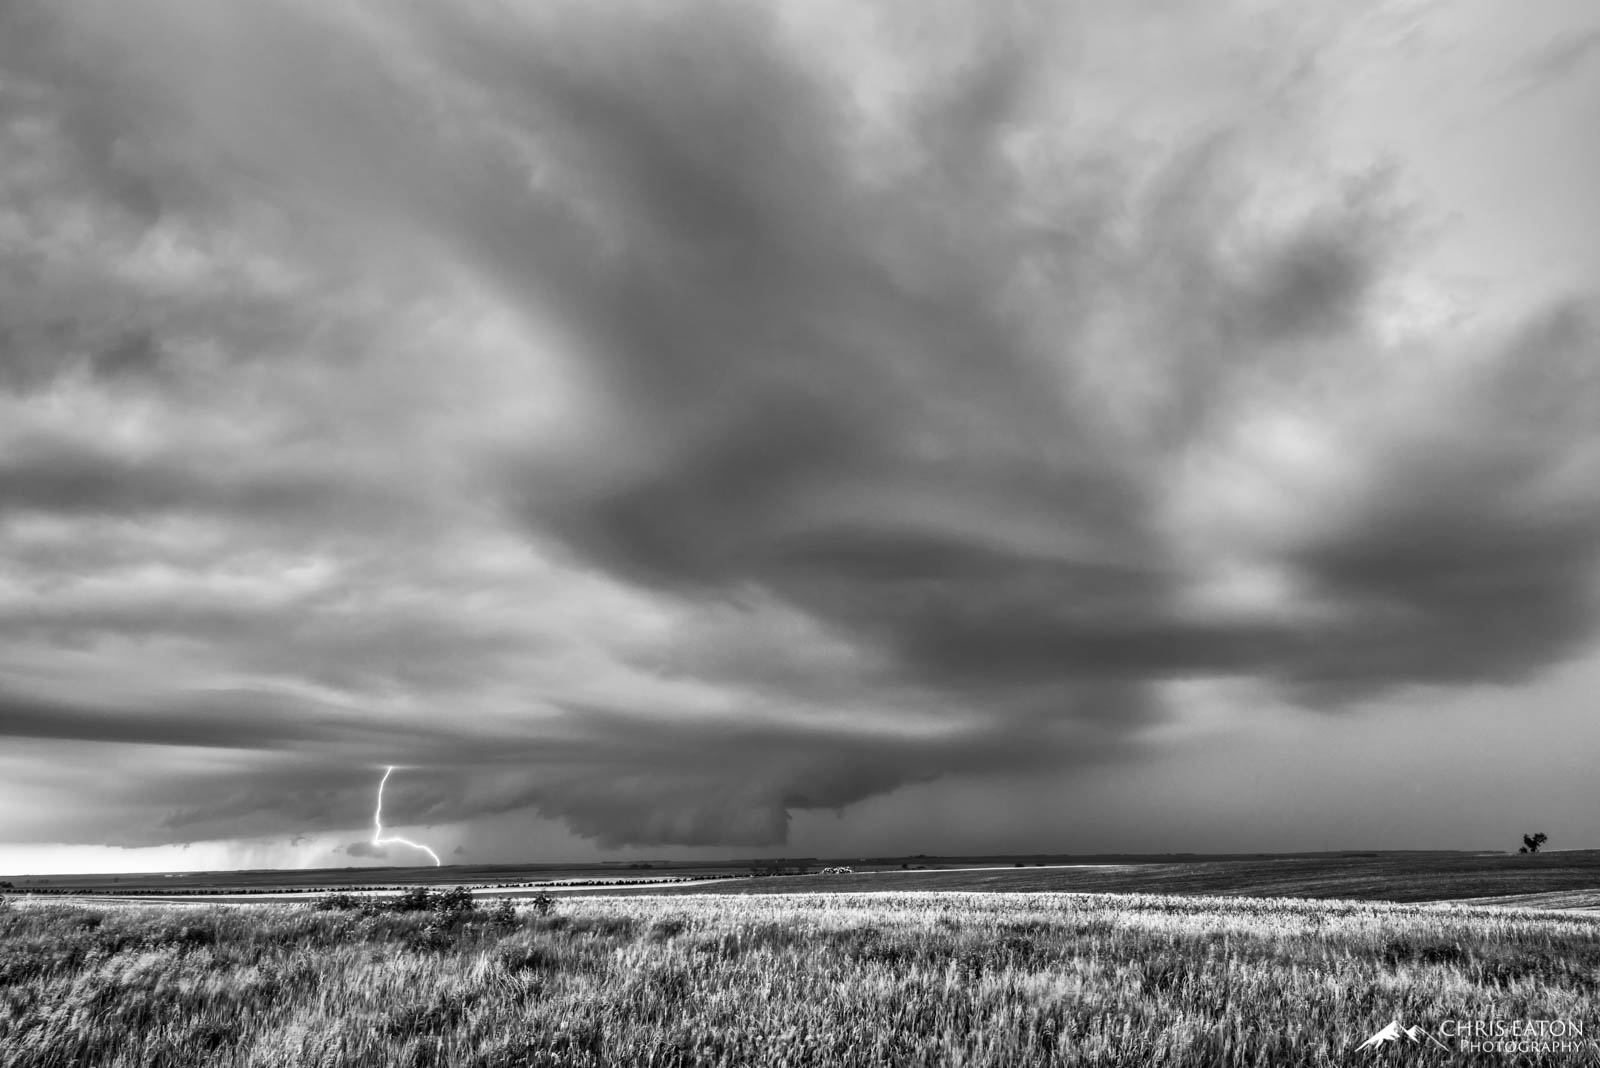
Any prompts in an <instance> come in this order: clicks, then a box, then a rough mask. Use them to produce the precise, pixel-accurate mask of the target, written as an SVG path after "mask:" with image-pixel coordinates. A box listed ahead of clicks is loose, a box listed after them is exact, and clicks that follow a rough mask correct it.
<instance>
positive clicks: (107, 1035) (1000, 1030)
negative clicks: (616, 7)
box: [0, 894, 1600, 1068]
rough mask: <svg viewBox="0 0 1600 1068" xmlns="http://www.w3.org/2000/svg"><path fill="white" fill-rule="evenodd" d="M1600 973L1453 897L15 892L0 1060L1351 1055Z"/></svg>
mask: <svg viewBox="0 0 1600 1068" xmlns="http://www.w3.org/2000/svg"><path fill="white" fill-rule="evenodd" d="M502 920H504V917H502ZM1597 987H1600V921H1597V920H1595V919H1594V918H1591V917H1587V916H1581V915H1565V916H1563V915H1559V914H1552V913H1538V912H1531V911H1522V912H1514V911H1500V910H1482V909H1469V908H1462V907H1448V906H1445V907H1441V906H1420V907H1419V906H1404V905H1386V904H1377V903H1360V904H1358V903H1340V902H1327V901H1320V902H1307V901H1292V900H1256V899H1223V898H1215V897H1207V898H1182V897H1160V896H1152V895H1133V896H1106V895H1064V894H1062V895H1058V894H1030V895H1001V894H882V895H866V894H858V895H844V894H837V895H805V896H794V897H780V896H763V897H752V898H727V897H709V896H708V897H637V896H635V897H626V898H621V897H618V898H599V897H594V898H584V899H575V900H564V901H562V902H560V904H559V905H558V906H557V910H556V912H555V913H554V914H552V915H549V916H536V915H533V914H532V913H531V910H524V911H523V912H522V914H520V915H519V916H517V917H516V918H515V919H514V920H513V921H511V923H510V924H509V925H507V924H506V923H504V922H502V923H499V924H497V923H495V922H493V920H492V918H491V914H490V913H488V912H484V911H478V912H472V913H467V914H462V915H458V916H455V917H453V918H449V919H448V920H447V921H444V922H441V920H440V919H439V917H437V916H435V915H432V914H428V913H415V914H400V913H378V914H373V915H362V914H360V913H359V912H356V911H321V912H319V911H316V910H314V909H311V908H308V907H294V906H284V905H259V906H244V907H225V906H210V907H194V906H148V905H132V904H128V905H120V906H119V905H116V904H110V903H107V904H104V905H101V904H96V905H94V906H93V907H87V906H77V905H68V904H63V903H50V904H44V903H36V902H34V903H22V904H18V905H17V906H15V907H12V908H9V909H6V910H4V911H0V1059H3V1060H4V1061H5V1063H7V1064H8V1065H14V1066H16V1068H32V1066H45V1065H62V1066H67V1065H80V1064H94V1065H99V1066H104V1068H114V1066H119V1065H120V1066H129V1068H131V1066H140V1068H144V1066H148V1065H189V1064H194V1065H202V1064H203V1065H262V1066H268V1065H270V1066H273V1068H277V1066H281V1065H335V1064H340V1065H342V1064H351V1065H369V1064H370V1065H435V1064H437V1065H484V1066H489V1065H504V1066H511V1065H524V1064H528V1065H568V1064H573V1065H583V1064H591V1065H601V1064H618V1065H635V1064H637V1065H691V1064H694V1065H699V1064H705V1065H714V1064H727V1065H743V1064H749V1065H774V1066H782V1065H819V1066H821V1065H828V1066H833V1065H844V1066H848V1065H880V1064H881V1065H890V1064H896V1065H898V1064H963V1065H1007V1066H1013V1065H1045V1064H1097V1065H1098V1064H1105V1065H1192V1064H1217V1065H1246V1064H1249V1065H1255V1064H1260V1065H1296V1064H1305V1065H1334V1064H1339V1065H1343V1064H1348V1063H1350V1062H1351V1051H1352V1049H1353V1047H1354V1046H1355V1045H1356V1044H1357V1043H1359V1042H1360V1041H1361V1040H1362V1039H1363V1038H1365V1037H1366V1036H1367V1035H1368V1034H1370V1033H1372V1032H1373V1031H1374V1030H1376V1029H1377V1028H1378V1027H1380V1026H1382V1025H1383V1024H1384V1023H1386V1022H1388V1021H1389V1020H1390V1019H1391V1018H1392V1017H1394V1016H1397V1015H1398V1016H1401V1017H1403V1018H1404V1019H1405V1020H1406V1022H1407V1023H1421V1024H1422V1025H1423V1026H1425V1027H1426V1026H1429V1025H1430V1024H1431V1023H1433V1022H1435V1021H1439V1020H1443V1019H1446V1018H1452V1019H1454V1018H1488V1017H1490V1016H1499V1017H1502V1018H1561V1019H1568V1020H1576V1021H1579V1022H1581V1023H1582V1025H1583V1026H1584V1027H1585V1030H1586V1032H1587V1033H1588V1034H1589V1035H1591V1036H1595V1035H1600V1020H1597V1019H1596V1009H1595V1007H1594V1006H1595V994H1596V990H1597ZM1440 1056H1442V1055H1440ZM1436 1059H1437V1058H1436ZM1463 1062H1464V1061H1462V1060H1457V1061H1455V1062H1453V1063H1463ZM1482 1063H1485V1064H1497V1065H1506V1064H1513V1063H1517V1062H1516V1059H1515V1058H1508V1057H1505V1056H1503V1055H1500V1054H1491V1055H1487V1056H1485V1057H1483V1058H1482ZM1562 1063H1593V1053H1592V1052H1591V1053H1589V1054H1583V1055H1579V1056H1576V1057H1567V1058H1564V1059H1563V1060H1562Z"/></svg>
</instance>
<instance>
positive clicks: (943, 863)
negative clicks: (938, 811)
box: [18, 851, 1600, 908]
mask: <svg viewBox="0 0 1600 1068" xmlns="http://www.w3.org/2000/svg"><path fill="white" fill-rule="evenodd" d="M835 863H841V862H840V861H819V860H782V861H757V862H750V861H743V862H726V863H722V864H671V863H663V862H658V863H656V864H653V865H652V866H651V867H649V868H642V867H628V866H624V865H616V864H613V865H586V866H585V865H576V866H574V865H528V866H518V867H511V866H498V867H459V866H449V867H443V868H434V867H425V868H356V869H323V870H313V871H251V872H197V873H188V874H183V875H179V876H174V877H166V876H151V875H122V876H116V875H100V876H56V877H43V878H31V879H24V880H20V881H19V885H18V889H19V890H22V891H33V892H38V893H74V894H75V893H111V894H118V895H138V896H147V897H164V896H185V897H193V896H205V897H212V898H217V899H229V898H231V897H233V896H234V895H240V896H241V899H242V898H254V897H255V896H256V895H264V894H280V893H289V894H296V893H298V894H300V895H302V896H307V895H313V894H315V893H317V892H319V891H320V890H323V889H327V888H334V887H339V888H344V887H352V888H369V889H374V890H378V889H384V888H388V889H395V888H399V887H404V886H416V885H435V886H439V885H467V886H474V887H481V888H483V890H482V892H483V893H486V894H489V895H495V894H498V893H500V892H501V888H508V891H509V892H513V893H516V892H523V893H526V894H532V893H534V892H537V890H538V889H539V888H542V887H549V888H553V889H556V890H557V892H559V893H562V894H563V895H578V894H596V893H598V894H616V893H630V892H632V893H650V894H656V893H695V894H701V893H720V894H752V893H758V894H770V893H836V892H861V891H876V890H960V891H989V892H995V893H1013V892H1033V891H1039V892H1054V893H1167V894H1202V895H1232V896H1251V897H1305V898H1341V899H1354V900H1375V901H1399V902H1416V901H1454V900H1476V901H1483V902H1487V901H1489V900H1491V899H1496V898H1504V899H1505V903H1507V904H1518V903H1526V904H1528V905H1536V906H1539V907H1563V908H1592V907H1596V903H1597V902H1600V851H1582V852H1579V851H1573V852H1555V853H1541V854H1538V855H1536V856H1523V855H1518V854H1506V853H1446V852H1409V853H1398V852H1391V853H1310V854H1294V855H1284V856H1258V855H1257V856H1228V857H1187V856H1185V857H1177V856H1128V857H1121V856H1092V857H1045V858H1029V859H1026V860H1020V859H1010V858H1004V857H959V858H938V857H913V858H878V859H874V860H868V861H855V862H843V863H851V864H852V866H853V867H856V868H857V870H858V874H854V875H843V876H832V875H810V874H808V875H776V876H774V875H765V876H761V877H752V876H751V874H750V872H751V868H752V867H760V868H765V869H766V870H771V869H772V868H779V869H782V870H788V871H794V870H808V871H816V870H819V869H821V868H822V867H825V866H828V865H831V864H835ZM919 869H925V870H919ZM662 880H692V881H690V882H685V883H684V884H683V885H682V886H674V885H672V884H671V883H667V884H665V885H663V884H662V882H661V881H662ZM708 880H709V881H708ZM630 887H631V889H630Z"/></svg>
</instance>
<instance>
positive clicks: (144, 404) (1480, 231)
mask: <svg viewBox="0 0 1600 1068" xmlns="http://www.w3.org/2000/svg"><path fill="white" fill-rule="evenodd" d="M1320 7H1327V10H1320V9H1319V10H1310V9H1306V8H1305V6H1304V5H1278V4H1267V3H1260V2H1238V0H1221V2H1218V3H1215V4H1207V5H1193V4H1184V3H1174V2H1170V0H1135V2H1121V0H1119V2H1116V3H1112V2H1109V0H1108V2H1096V3H1090V2H1082V3H1049V4H1045V3H1040V4H1030V3H1024V2H1007V3H991V2H978V0H973V2H969V3H957V2H945V0H938V2H924V0H915V2H913V0H883V2H879V3H861V2H854V3H846V2H842V0H780V2H774V3H756V2H734V0H725V2H716V0H706V2H701V0H681V2H666V0H648V2H636V0H608V2H607V3H604V4H595V3H590V2H587V0H585V2H576V0H572V2H568V0H540V2H537V3H534V2H522V0H450V2H448V3H446V2H445V0H433V2H429V0H383V2H378V0H351V2H349V3H342V4H325V3H320V2H312V0H258V2H256V3H252V4H217V3H214V2H211V0H48V2H47V0H9V2H0V874H24V873H42V872H64V871H156V870H179V869H197V868H231V867H272V866H284V867H303V866H324V865H331V866H344V865H368V864H410V863H417V862H419V860H425V858H421V857H420V856H419V854H418V853H417V851H415V850H409V849H407V848H406V847H405V846H403V845H397V844H390V845H387V846H374V845H372V843H371V838H372V815H373V804H374V801H375V798H376V791H377V787H378V783H379V780H380V777H381V776H382V774H383V770H384V768H385V767H386V766H390V765H393V766H395V768H396V770H395V772H394V773H393V775H392V777H391V779H390V781H389V783H388V787H387V792H386V794H385V798H384V820H385V827H386V828H388V829H389V831H390V832H391V833H394V834H398V835H404V836H406V837H409V838H412V839H414V840H417V841H421V842H424V843H426V844H428V845H429V846H431V847H432V848H434V849H435V850H437V851H438V852H439V853H440V854H441V855H442V856H443V857H444V858H445V860H446V861H447V862H450V863H488V862H503V863H514V862H522V861H528V862H551V861H567V860H593V859H618V860H632V859H638V858H646V859H648V858H665V857H684V858H711V857H752V856H769V857H770V856H820V857H845V856H852V855H870V854H878V855H883V854H908V853H915V852H924V853H933V854H938V853H944V854H957V853H967V854H977V853H984V852H1027V853H1046V852H1085V853H1086V852H1101V851H1116V852H1162V851H1192V852H1210V851H1247V852H1258V851H1280V850H1318V849H1383V848H1448V849H1506V848H1511V849H1514V848H1515V847H1516V846H1517V845H1518V844H1519V843H1520V838H1521V835H1522V833H1524V832H1527V831H1533V830H1540V831H1544V832H1546V833H1548V834H1549V836H1550V848H1555V849H1559V848H1596V847H1600V825H1597V824H1596V823H1595V821H1594V820H1593V813H1594V812H1595V811H1596V809H1597V806H1600V780H1597V779H1596V777H1595V776H1594V775H1593V771H1592V769H1593V767H1594V764H1595V758H1596V755H1597V754H1600V719H1597V718H1596V716H1595V715H1594V711H1595V709H1594V706H1593V701H1594V696H1593V695H1594V694H1595V693H1596V692H1597V690H1600V242H1597V241H1596V240H1595V237H1596V235H1597V234H1600V198H1596V197H1595V196H1594V193H1593V191H1594V190H1595V189H1600V144H1597V142H1596V140H1595V138H1594V137H1593V136H1592V131H1594V130H1595V129H1600V14H1597V12H1596V11H1595V9H1594V7H1593V5H1592V4H1589V3H1587V2H1585V0H1571V2H1564V3H1563V2H1557V0H1536V2H1534V3H1531V4H1518V5H1508V4H1504V3H1499V2H1489V0H1462V2H1454V3H1448V4H1446V3H1437V2H1419V0H1394V2H1357V3H1351V4H1341V5H1333V6H1331V7H1328V6H1327V5H1322V6H1320Z"/></svg>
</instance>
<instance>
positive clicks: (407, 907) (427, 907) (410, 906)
mask: <svg viewBox="0 0 1600 1068" xmlns="http://www.w3.org/2000/svg"><path fill="white" fill-rule="evenodd" d="M433 900H434V899H433V892H432V891H431V890H429V889H428V888H427V887H426V886H413V887H412V888H411V889H409V890H407V891H406V892H405V893H403V894H401V895H400V896H399V897H397V898H395V899H394V900H392V901H390V902H389V910H390V911H391V912H432V911H433Z"/></svg>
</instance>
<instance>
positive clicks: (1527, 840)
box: [1517, 831, 1550, 853]
mask: <svg viewBox="0 0 1600 1068" xmlns="http://www.w3.org/2000/svg"><path fill="white" fill-rule="evenodd" d="M1549 840H1550V836H1549V835H1547V834H1545V833H1544V832H1543V831H1539V832H1536V833H1534V834H1525V835H1523V836H1522V848H1521V849H1519V850H1517V852H1518V853H1537V852H1539V847H1540V846H1542V845H1544V844H1545V843H1546V842H1548V841H1549Z"/></svg>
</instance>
